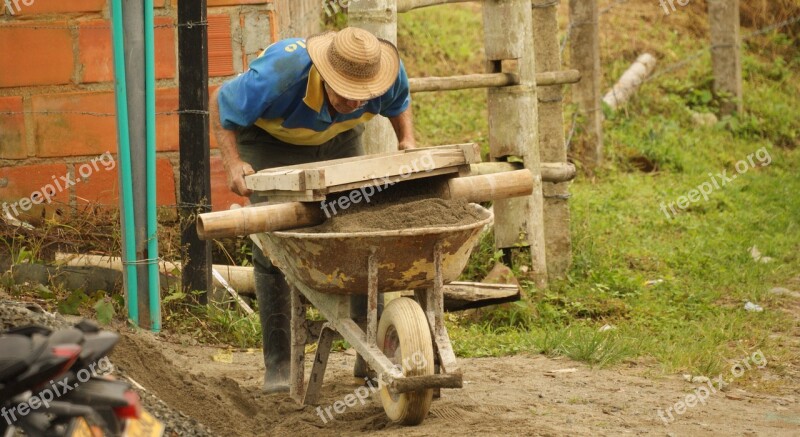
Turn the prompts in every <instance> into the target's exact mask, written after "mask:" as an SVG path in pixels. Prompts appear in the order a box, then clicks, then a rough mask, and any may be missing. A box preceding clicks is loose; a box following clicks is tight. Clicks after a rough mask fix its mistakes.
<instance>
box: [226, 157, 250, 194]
mask: <svg viewBox="0 0 800 437" xmlns="http://www.w3.org/2000/svg"><path fill="white" fill-rule="evenodd" d="M225 170H226V173H227V174H228V188H230V189H231V191H233V192H234V193H236V194H238V195H240V196H243V197H247V196H249V195H251V194H253V191H252V190H249V189H248V188H247V185H245V183H244V177H245V176H249V175H251V174H254V173H255V171H254V170H253V167H251V166H250V164H248V163H246V162H244V161H242V160H237V161H234V162H233V163H231V164H230V165H226V166H225Z"/></svg>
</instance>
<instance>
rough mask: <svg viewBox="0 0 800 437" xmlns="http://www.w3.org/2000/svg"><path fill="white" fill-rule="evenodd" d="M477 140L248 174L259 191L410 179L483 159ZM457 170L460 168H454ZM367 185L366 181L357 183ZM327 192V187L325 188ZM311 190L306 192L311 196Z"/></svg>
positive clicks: (305, 189) (319, 188) (252, 187)
mask: <svg viewBox="0 0 800 437" xmlns="http://www.w3.org/2000/svg"><path fill="white" fill-rule="evenodd" d="M476 147H477V145H475V144H472V143H470V144H456V145H450V146H439V147H429V148H421V149H413V150H405V151H400V152H389V153H383V154H379V155H369V156H359V157H353V158H342V159H335V160H330V161H320V162H316V163H308V164H300V165H293V166H286V167H278V168H272V169H266V170H262V171H260V172H258V173H256V174H254V175H251V176H247V177H246V178H245V180H246V183H247V186H248V188H250V189H252V190H254V191H257V192H267V191H269V192H273V193H272V194H273V195H274V194H276V193H274V192H275V191H288V192H291V191H308V190H322V189H325V188H327V187H333V186H341V185H348V184H353V183H356V184H360V183H364V182H371V181H373V180H374V179H381V178H383V177H397V176H400V177H402V178H403V179H409V178H411V177H412V175H415V174H417V173H431V172H432V171H433V170H437V169H442V168H453V167H458V166H462V165H466V164H472V163H477V162H480V152H478V151H477V150H476ZM452 171H453V172H457V171H458V169H457V168H454V169H453V170H452ZM356 186H357V187H358V186H363V185H356ZM322 193H323V194H324V191H323V192H322ZM310 194H311V193H305V198H307V197H317V196H310Z"/></svg>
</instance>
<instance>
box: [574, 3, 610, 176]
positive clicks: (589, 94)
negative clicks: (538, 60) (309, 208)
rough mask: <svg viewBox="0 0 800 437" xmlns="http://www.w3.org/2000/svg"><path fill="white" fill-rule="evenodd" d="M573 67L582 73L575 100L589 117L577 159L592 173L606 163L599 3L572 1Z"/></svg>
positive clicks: (576, 154) (585, 124) (586, 120)
mask: <svg viewBox="0 0 800 437" xmlns="http://www.w3.org/2000/svg"><path fill="white" fill-rule="evenodd" d="M569 20H570V26H571V27H572V30H571V32H570V38H569V46H570V53H571V55H570V65H571V66H572V68H574V69H576V70H578V71H580V72H581V78H582V79H581V81H580V82H579V83H578V84H576V85H573V87H572V100H573V101H574V102H575V103H577V104H578V109H579V110H580V112H581V114H583V115H584V117H585V123H584V125H583V127H584V129H583V135H582V136H581V137H582V138H581V139H580V140H579V141H578V142H577V144H576V147H575V149H576V150H575V154H574V155H575V156H576V157H577V158H578V159H580V161H581V162H582V164H583V166H584V168H586V169H589V170H591V169H592V168H594V167H596V166H597V165H599V164H600V162H601V161H602V159H603V111H602V107H601V106H600V99H601V98H602V97H603V94H602V92H601V90H600V77H601V74H602V73H601V71H600V30H599V21H598V20H599V11H598V9H597V0H569Z"/></svg>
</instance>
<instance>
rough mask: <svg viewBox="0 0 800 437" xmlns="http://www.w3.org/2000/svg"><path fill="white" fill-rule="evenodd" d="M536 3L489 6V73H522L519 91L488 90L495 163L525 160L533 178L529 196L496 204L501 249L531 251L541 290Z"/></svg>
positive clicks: (507, 1)
mask: <svg viewBox="0 0 800 437" xmlns="http://www.w3.org/2000/svg"><path fill="white" fill-rule="evenodd" d="M530 8H531V0H485V2H484V5H483V21H484V38H485V46H486V59H487V60H488V61H489V72H490V73H499V72H508V73H517V74H519V78H520V82H519V85H515V86H507V87H498V88H489V90H488V105H489V148H490V155H491V158H492V160H494V161H507V160H509V159H510V158H518V159H521V160H522V162H523V163H524V165H525V168H526V169H528V170H530V171H531V173H532V174H533V177H534V183H535V186H534V190H533V193H532V194H531V195H530V196H527V197H517V198H513V199H506V200H500V201H496V202H494V212H495V226H494V232H495V245H496V247H497V248H502V249H508V248H512V247H526V246H527V247H530V251H531V264H532V265H531V269H532V273H533V277H534V281H535V282H536V285H537V286H539V287H545V286H546V285H547V264H546V259H545V241H544V221H543V207H544V206H543V200H542V183H541V181H542V178H541V168H540V156H539V139H538V136H539V135H538V128H537V126H538V111H537V101H536V95H537V93H536V61H535V57H534V50H533V25H532V22H531V20H532V17H531V12H530Z"/></svg>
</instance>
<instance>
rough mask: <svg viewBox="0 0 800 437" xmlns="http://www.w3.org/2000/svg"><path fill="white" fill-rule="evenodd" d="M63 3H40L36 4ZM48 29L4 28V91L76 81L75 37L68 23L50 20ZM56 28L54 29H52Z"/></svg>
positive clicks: (0, 79)
mask: <svg viewBox="0 0 800 437" xmlns="http://www.w3.org/2000/svg"><path fill="white" fill-rule="evenodd" d="M39 3H42V4H56V3H57V4H61V2H49V1H40V2H37V3H36V4H39ZM46 25H47V28H32V27H23V26H16V25H11V26H2V27H0V88H4V87H14V86H28V85H61V84H66V83H69V82H70V80H71V78H72V70H73V67H74V61H73V59H72V36H71V35H70V31H69V29H66V28H63V29H62V28H57V27H60V26H66V25H67V22H66V21H48V22H47V23H46ZM50 27H54V28H50Z"/></svg>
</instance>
